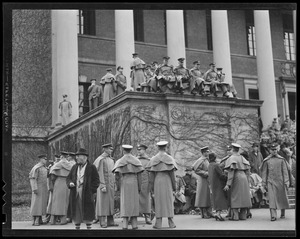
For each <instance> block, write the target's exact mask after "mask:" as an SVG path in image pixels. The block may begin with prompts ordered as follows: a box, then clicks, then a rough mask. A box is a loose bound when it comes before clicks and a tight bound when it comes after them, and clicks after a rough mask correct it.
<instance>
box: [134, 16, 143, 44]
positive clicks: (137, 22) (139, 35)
mask: <svg viewBox="0 0 300 239" xmlns="http://www.w3.org/2000/svg"><path fill="white" fill-rule="evenodd" d="M133 22H134V40H135V41H142V42H143V41H144V12H143V10H133Z"/></svg>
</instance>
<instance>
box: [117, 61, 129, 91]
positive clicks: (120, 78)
mask: <svg viewBox="0 0 300 239" xmlns="http://www.w3.org/2000/svg"><path fill="white" fill-rule="evenodd" d="M115 79H116V95H119V94H121V93H123V92H124V91H125V89H126V87H127V85H126V84H127V83H126V82H127V79H126V76H125V75H124V74H123V67H122V66H118V68H117V74H116V75H115Z"/></svg>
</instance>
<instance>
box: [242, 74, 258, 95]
mask: <svg viewBox="0 0 300 239" xmlns="http://www.w3.org/2000/svg"><path fill="white" fill-rule="evenodd" d="M244 87H245V99H247V100H249V89H255V90H258V87H257V80H253V79H246V80H244Z"/></svg>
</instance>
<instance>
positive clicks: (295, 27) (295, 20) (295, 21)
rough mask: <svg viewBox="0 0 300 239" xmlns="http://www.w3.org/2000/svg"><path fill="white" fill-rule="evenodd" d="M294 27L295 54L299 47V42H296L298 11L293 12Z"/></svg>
mask: <svg viewBox="0 0 300 239" xmlns="http://www.w3.org/2000/svg"><path fill="white" fill-rule="evenodd" d="M293 27H294V44H295V53H296V52H297V51H296V50H297V49H296V47H297V41H296V37H297V12H296V10H293Z"/></svg>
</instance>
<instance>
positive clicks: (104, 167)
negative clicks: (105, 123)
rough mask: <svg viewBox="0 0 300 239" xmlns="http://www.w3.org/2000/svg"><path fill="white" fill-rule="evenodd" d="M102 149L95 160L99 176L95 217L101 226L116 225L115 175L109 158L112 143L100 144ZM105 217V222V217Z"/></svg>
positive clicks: (112, 163)
mask: <svg viewBox="0 0 300 239" xmlns="http://www.w3.org/2000/svg"><path fill="white" fill-rule="evenodd" d="M102 148H103V149H104V152H103V154H101V155H100V156H99V157H98V158H97V159H96V160H95V161H94V165H95V166H96V168H97V170H98V173H99V178H100V186H99V187H98V189H97V200H96V218H99V221H100V226H101V227H104V228H105V227H108V226H117V224H115V223H114V216H113V215H114V209H115V208H114V206H115V204H114V196H115V175H114V174H113V172H112V169H113V168H114V165H115V163H114V160H113V159H112V158H111V153H112V151H113V146H112V144H110V143H109V144H104V145H102ZM106 217H107V222H105V219H106Z"/></svg>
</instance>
